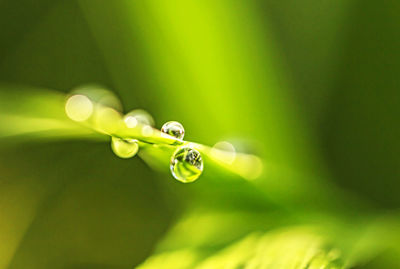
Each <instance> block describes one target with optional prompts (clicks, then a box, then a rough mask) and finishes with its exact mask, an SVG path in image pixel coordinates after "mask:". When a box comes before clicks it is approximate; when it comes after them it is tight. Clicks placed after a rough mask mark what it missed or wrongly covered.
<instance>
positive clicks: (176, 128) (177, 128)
mask: <svg viewBox="0 0 400 269" xmlns="http://www.w3.org/2000/svg"><path fill="white" fill-rule="evenodd" d="M161 134H167V135H170V136H173V137H175V138H177V139H179V140H182V139H183V137H184V136H185V129H184V128H183V126H182V124H180V123H179V122H177V121H168V122H166V123H164V125H163V126H162V127H161Z"/></svg>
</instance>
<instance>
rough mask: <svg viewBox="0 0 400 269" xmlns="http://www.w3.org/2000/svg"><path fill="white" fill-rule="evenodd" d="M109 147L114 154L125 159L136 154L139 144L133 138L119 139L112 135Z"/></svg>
mask: <svg viewBox="0 0 400 269" xmlns="http://www.w3.org/2000/svg"><path fill="white" fill-rule="evenodd" d="M111 148H112V150H113V152H114V153H115V155H117V156H118V157H120V158H124V159H126V158H131V157H133V156H135V155H136V153H137V152H138V150H139V144H138V143H137V140H135V139H121V138H118V137H112V138H111Z"/></svg>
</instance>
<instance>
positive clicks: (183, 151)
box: [170, 146, 203, 183]
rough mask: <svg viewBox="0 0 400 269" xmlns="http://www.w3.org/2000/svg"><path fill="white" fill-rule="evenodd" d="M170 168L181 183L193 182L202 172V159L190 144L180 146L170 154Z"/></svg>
mask: <svg viewBox="0 0 400 269" xmlns="http://www.w3.org/2000/svg"><path fill="white" fill-rule="evenodd" d="M170 169H171V173H172V175H173V176H174V178H176V179H177V180H179V181H181V182H183V183H189V182H193V181H195V180H196V179H198V178H199V176H200V175H201V173H202V172H203V159H202V158H201V155H200V153H199V152H198V151H197V150H195V149H193V148H191V147H190V146H184V147H180V148H178V149H177V150H176V151H175V153H174V154H173V155H172V158H171V164H170Z"/></svg>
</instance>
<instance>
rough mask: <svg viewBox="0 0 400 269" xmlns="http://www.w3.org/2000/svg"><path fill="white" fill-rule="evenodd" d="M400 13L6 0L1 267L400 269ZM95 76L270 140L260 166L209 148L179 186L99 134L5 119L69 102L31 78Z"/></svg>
mask: <svg viewBox="0 0 400 269" xmlns="http://www.w3.org/2000/svg"><path fill="white" fill-rule="evenodd" d="M399 11H400V3H398V1H394V0H393V1H383V2H372V1H361V0H351V1H343V0H340V1H317V0H303V1H295V0H291V1H261V0H252V1H238V0H233V1H231V0H230V1H228V0H219V1H210V0H206V1H183V0H177V1H167V0H150V1H128V0H116V1H107V0H96V1H94V0H60V1H48V0H40V1H32V0H20V1H12V0H0V29H1V33H2V35H1V38H0V40H1V42H0V82H2V83H6V84H3V85H2V86H1V89H0V104H1V108H0V137H2V138H1V140H0V242H1V243H0V268H10V269H14V268H15V269H20V268H32V269H35V268H89V269H90V268H93V269H94V268H132V267H133V266H138V265H139V264H142V263H143V262H144V263H143V264H142V266H141V267H142V268H195V267H196V268H197V267H198V268H343V267H345V268H397V267H400V259H399V256H400V249H399V246H398V242H400V222H399V221H400V220H399V215H398V213H399V212H398V209H399V206H400V193H399V189H400V183H399V182H400V181H399V175H400V171H399V167H400V165H399V161H400V159H399V156H400V141H399V139H398V138H399V137H400V124H399V117H398V115H400V111H399V110H400V94H399V89H398V86H399V83H398V82H399V72H400V66H399V64H400V51H399V49H398V48H399V45H400V44H399V43H400V36H399V35H398V29H399V27H400V17H399V16H398V13H399ZM92 82H93V83H98V84H102V85H104V86H105V87H107V88H110V89H112V90H114V91H115V93H116V94H117V95H118V96H119V97H120V99H121V101H122V103H123V106H124V108H125V111H126V112H127V111H129V110H130V109H134V108H143V109H146V110H147V111H149V112H150V113H151V114H152V115H153V116H154V118H155V120H156V126H157V127H161V125H162V123H164V122H166V121H168V120H178V121H179V122H181V123H182V124H183V125H184V126H185V130H186V137H187V138H188V140H191V141H196V142H201V143H204V144H208V145H212V144H214V143H215V142H217V141H220V140H228V141H233V142H236V144H235V145H237V147H238V149H240V148H241V147H242V148H243V149H245V150H247V151H250V152H251V153H256V154H258V155H260V156H261V157H262V158H263V160H264V163H265V169H264V174H263V176H262V177H261V178H260V179H258V180H256V181H254V182H248V181H245V180H243V179H241V178H239V177H237V176H234V175H232V174H229V173H227V172H226V171H224V170H222V169H219V168H218V167H214V166H212V165H210V166H207V162H205V170H204V175H203V176H202V177H201V178H200V179H199V180H198V181H197V182H195V183H193V184H190V185H183V184H180V183H178V182H176V181H174V180H173V179H172V177H171V176H170V175H169V174H168V173H163V172H162V171H155V170H152V169H150V168H149V167H148V166H147V164H146V163H144V162H143V161H142V160H141V159H140V158H134V159H130V160H122V159H118V158H117V157H116V156H114V155H113V153H112V151H111V149H110V145H109V143H105V142H104V141H103V140H102V139H97V138H98V137H96V138H95V137H94V136H93V134H91V133H80V134H79V135H78V136H76V137H75V139H73V140H66V139H59V140H58V139H51V140H50V139H49V140H46V139H38V138H39V137H37V136H35V135H34V134H33V133H31V134H29V133H28V132H29V131H37V130H33V129H32V128H31V126H34V125H35V122H30V123H29V122H26V121H25V124H19V123H18V122H16V121H14V120H15V118H8V117H6V115H7V113H9V112H10V111H14V112H18V113H19V114H18V113H17V114H18V115H23V116H27V117H32V118H35V117H48V118H52V117H57V116H60V117H63V116H64V115H61V114H62V111H61V110H60V108H62V107H51V103H50V102H48V101H47V100H46V99H41V98H40V100H37V99H35V98H34V96H35V93H37V92H38V91H43V90H42V89H52V90H56V91H59V92H68V91H70V90H71V89H72V88H74V87H76V86H79V85H81V84H87V83H92ZM21 89H25V91H24V92H26V90H27V89H28V91H31V92H32V96H33V97H32V96H30V95H29V94H28V95H27V94H26V93H25V94H23V95H22V94H21V92H22V91H20V90H21ZM48 94H49V96H50V95H52V94H55V93H54V91H49V93H48ZM32 100H33V101H32ZM30 102H32V103H30ZM18 104H20V105H21V107H18ZM29 105H32V107H35V109H34V110H31V109H26V108H27V107H29ZM47 106H49V107H47ZM37 107H39V108H40V109H39V110H38V109H37ZM48 111H51V113H47V112H48ZM54 111H57V113H55V112H54ZM54 113H55V114H54ZM29 124H31V125H29ZM58 127H60V126H57V128H58ZM24 128H25V129H24ZM63 128H66V127H65V126H63ZM68 128H69V127H68ZM68 128H66V129H68ZM16 130H17V131H18V130H19V131H21V130H22V131H24V133H25V135H23V136H18V137H12V136H11V135H12V134H13V131H14V132H16ZM68 130H70V129H68ZM66 132H67V131H65V130H64V129H62V130H61V131H60V132H59V133H58V134H59V136H60V137H62V136H63V134H65V133H66ZM60 137H59V138H60ZM70 138H71V137H70ZM76 138H78V139H76ZM88 138H93V139H88ZM166 162H168V160H166ZM167 169H168V167H166V168H165V170H166V171H167ZM146 259H147V260H146ZM224 266H225V267H224ZM246 266H247V267H246ZM262 266H264V267H262Z"/></svg>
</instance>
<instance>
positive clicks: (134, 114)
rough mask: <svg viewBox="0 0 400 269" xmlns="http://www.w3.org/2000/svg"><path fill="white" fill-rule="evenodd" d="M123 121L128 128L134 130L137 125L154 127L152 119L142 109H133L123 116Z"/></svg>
mask: <svg viewBox="0 0 400 269" xmlns="http://www.w3.org/2000/svg"><path fill="white" fill-rule="evenodd" d="M124 121H125V123H126V125H127V126H128V128H135V127H136V125H137V124H138V123H140V124H142V125H150V126H154V119H153V117H152V116H151V115H150V114H149V112H147V111H146V110H143V109H135V110H132V111H131V112H129V113H127V114H126V115H125V116H124Z"/></svg>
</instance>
